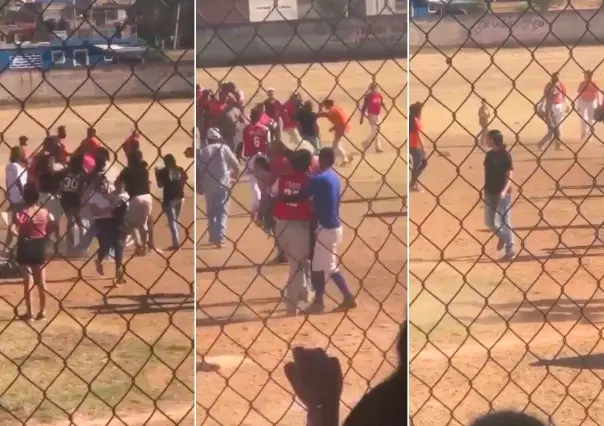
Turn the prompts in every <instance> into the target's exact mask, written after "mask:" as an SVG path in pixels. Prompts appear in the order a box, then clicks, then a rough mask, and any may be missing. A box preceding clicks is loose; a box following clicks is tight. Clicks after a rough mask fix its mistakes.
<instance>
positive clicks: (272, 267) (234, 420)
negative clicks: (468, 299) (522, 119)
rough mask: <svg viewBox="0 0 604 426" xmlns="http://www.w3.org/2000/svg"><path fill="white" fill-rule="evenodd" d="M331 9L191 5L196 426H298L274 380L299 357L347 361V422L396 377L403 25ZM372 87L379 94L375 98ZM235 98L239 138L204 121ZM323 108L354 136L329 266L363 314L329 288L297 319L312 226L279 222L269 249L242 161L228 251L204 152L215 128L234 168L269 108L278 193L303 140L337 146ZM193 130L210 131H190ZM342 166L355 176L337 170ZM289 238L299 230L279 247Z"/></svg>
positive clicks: (393, 18) (233, 192)
mask: <svg viewBox="0 0 604 426" xmlns="http://www.w3.org/2000/svg"><path fill="white" fill-rule="evenodd" d="M265 3H266V2H265ZM268 3H271V2H268ZM335 3H337V2H331V3H330V2H297V3H296V2H279V8H278V9H277V8H275V6H274V5H269V6H268V7H267V8H266V9H263V8H262V7H261V5H260V2H250V8H249V10H248V9H245V10H243V9H240V8H237V7H235V6H234V2H229V1H221V2H205V1H204V2H198V5H197V7H198V10H197V14H198V18H197V26H198V28H197V45H196V50H197V67H198V69H197V77H196V80H197V84H198V85H199V86H200V87H199V89H198V90H199V97H198V106H197V116H198V127H200V129H199V130H200V142H201V144H202V146H206V148H203V149H201V150H200V155H201V156H202V157H203V158H204V160H203V161H200V160H198V165H197V170H198V181H197V185H198V188H201V190H202V191H203V192H204V195H203V196H200V197H199V198H198V203H197V208H198V218H199V219H198V222H197V239H198V243H197V244H198V249H197V250H198V251H197V309H198V311H197V352H198V358H199V359H198V361H199V364H198V366H199V367H198V379H197V380H198V381H197V390H198V393H197V404H198V408H197V410H198V411H197V413H198V415H197V421H198V424H202V425H208V426H209V425H239V424H253V425H260V424H275V425H277V424H278V425H299V424H303V423H304V417H305V415H304V410H303V408H302V407H301V406H300V405H299V404H298V403H297V402H295V400H294V396H293V392H292V390H291V388H290V386H289V384H288V383H287V380H286V379H285V376H284V374H283V365H284V363H285V362H287V361H288V360H291V351H290V350H291V348H292V347H293V346H296V345H303V346H308V347H312V346H315V347H323V348H326V349H327V351H328V352H329V353H331V354H333V355H335V356H337V357H339V358H340V360H341V361H342V365H343V367H344V370H345V387H344V392H343V396H342V407H343V410H342V411H341V414H342V415H345V414H346V413H347V412H348V409H347V407H351V406H354V404H355V403H356V401H358V399H359V398H360V397H361V396H362V395H363V394H364V393H365V392H366V391H367V389H368V388H369V387H370V386H372V385H375V384H376V383H377V382H379V381H380V380H381V379H382V378H383V377H384V376H385V375H387V374H389V373H391V371H392V369H393V366H394V365H396V364H397V360H396V355H395V352H394V349H393V346H394V343H395V341H396V337H397V334H398V332H399V330H400V324H402V322H403V321H404V318H405V312H404V311H405V309H404V306H405V300H406V299H405V291H406V289H405V282H404V280H403V277H404V276H405V271H404V260H403V259H405V248H406V240H405V237H404V235H405V232H406V228H405V226H404V222H405V217H404V216H405V214H406V213H405V210H404V208H405V203H404V197H405V190H404V188H405V186H406V183H405V180H404V173H402V172H401V171H402V170H404V167H406V162H405V158H406V156H405V140H406V137H405V135H406V133H405V132H406V115H405V111H406V105H405V99H406V92H405V90H406V85H405V80H406V68H405V66H404V64H405V63H406V59H405V56H406V43H405V40H406V38H405V34H406V15H404V14H392V13H388V11H385V12H384V13H382V14H381V15H380V16H366V15H367V11H364V10H363V11H360V10H359V11H356V13H355V14H354V16H353V14H352V13H348V12H347V11H346V10H339V11H338V10H334V9H329V7H331V6H334V5H335ZM350 12H352V11H350ZM361 12H362V13H361ZM225 83H233V85H228V84H225ZM372 83H375V85H376V87H375V93H374V94H372V92H368V89H369V87H370V85H372ZM229 94H230V95H232V97H231V99H232V101H233V102H234V106H232V107H226V108H227V110H231V109H229V108H232V109H236V110H237V111H235V112H234V113H233V114H234V115H235V116H236V117H239V114H240V113H241V110H243V118H242V119H241V124H240V125H238V126H236V127H237V131H236V132H232V131H231V130H230V129H229V127H228V125H227V124H225V123H224V121H222V120H221V118H220V117H221V116H217V115H215V113H214V110H213V109H212V106H214V107H217V106H218V105H220V103H221V102H220V100H221V99H223V98H228V96H229ZM270 94H273V96H272V97H271V95H270ZM214 95H215V97H214ZM292 95H296V96H292ZM221 97H222V98H221ZM380 97H381V98H382V100H383V105H380V102H377V108H376V109H375V110H373V109H372V110H371V111H369V113H370V114H369V115H371V114H373V116H371V117H369V118H368V117H367V116H364V121H361V116H362V114H361V111H363V105H364V100H365V99H369V98H371V99H373V100H375V99H377V100H379V98H380ZM326 99H331V100H333V101H334V104H335V107H336V108H339V109H340V110H341V111H342V112H343V115H344V117H345V120H344V121H347V126H348V127H349V130H348V131H346V132H344V133H345V134H344V137H343V139H342V142H341V145H340V147H341V148H342V149H344V150H346V151H347V156H346V157H348V154H349V155H351V158H352V160H351V161H350V162H349V161H348V159H347V158H344V157H342V158H338V165H337V166H336V168H335V170H336V172H337V174H338V175H339V181H340V183H341V188H342V196H341V208H340V214H339V217H340V220H341V222H342V229H343V242H342V244H341V245H340V246H339V248H338V254H339V266H340V271H341V272H342V275H343V277H344V278H345V280H346V281H347V284H348V286H349V287H350V289H351V292H352V294H353V295H354V299H355V300H356V303H357V304H358V306H357V307H356V309H351V310H348V311H342V310H338V309H337V308H338V304H340V303H341V302H342V300H343V299H342V296H341V295H340V294H339V292H337V293H336V289H335V286H334V288H333V289H332V288H331V287H330V286H331V284H328V289H327V294H328V297H327V298H326V302H325V311H324V313H323V314H316V315H309V314H308V313H307V312H308V307H309V305H307V303H306V302H307V301H304V302H300V303H299V304H298V308H299V309H300V311H299V312H298V315H295V316H294V315H293V313H294V312H292V306H291V305H289V306H288V305H286V303H284V302H285V299H283V297H284V296H285V297H286V298H287V296H286V294H287V291H288V290H285V289H286V285H288V281H289V280H288V269H290V267H291V271H294V272H295V271H299V270H300V269H299V268H300V265H303V264H304V263H305V261H308V260H309V256H310V255H309V250H310V247H311V243H310V241H309V236H310V230H309V227H310V226H311V225H310V220H308V216H304V217H301V220H300V221H297V222H296V221H291V222H288V223H287V226H286V227H285V231H284V230H281V231H280V232H278V233H277V240H279V241H280V242H281V243H282V244H283V246H282V249H283V250H280V249H279V248H277V243H276V241H275V233H274V232H272V229H271V228H270V227H269V228H268V229H265V230H263V229H262V227H263V225H264V222H259V223H255V221H254V220H253V214H252V206H253V205H254V202H253V200H254V199H255V198H254V197H255V195H254V192H255V190H256V188H257V187H256V186H255V185H254V184H253V183H254V182H255V180H253V179H254V177H255V178H260V179H261V178H262V175H259V174H258V169H256V170H255V171H254V174H252V173H250V169H249V164H251V163H250V160H249V159H246V157H249V152H247V154H246V149H245V148H244V149H243V153H242V157H241V158H240V159H239V160H238V164H237V166H236V167H233V169H235V168H236V169H238V170H237V171H238V173H235V177H234V179H233V181H232V182H231V184H230V185H229V186H228V187H224V186H219V187H218V188H219V189H220V190H222V191H224V195H223V197H224V198H225V199H227V203H223V202H220V203H219V206H221V207H222V206H223V205H225V206H227V207H226V209H225V210H224V214H226V215H228V217H226V218H225V219H224V220H225V222H223V223H224V237H223V238H221V236H222V235H223V234H222V233H221V232H220V227H218V230H217V229H216V228H214V229H209V228H212V227H213V226H215V225H213V224H216V223H217V210H215V208H216V204H215V203H214V202H213V200H215V198H213V194H216V193H217V191H214V189H215V188H208V186H211V184H209V183H208V181H209V180H211V179H212V177H211V176H210V173H211V172H208V170H210V168H211V167H210V166H207V164H208V163H209V162H208V161H206V160H207V158H209V157H208V153H209V152H211V151H212V150H215V149H216V148H212V145H213V144H214V143H213V141H212V140H209V139H211V137H215V132H214V131H213V130H208V129H210V128H214V127H216V128H218V129H219V131H220V132H221V133H222V135H221V136H222V140H220V141H218V142H217V143H218V144H220V145H221V146H222V147H221V148H220V149H221V150H225V148H224V146H225V145H230V146H231V148H232V150H233V151H235V155H237V152H239V150H238V149H237V146H239V143H240V142H242V139H243V136H242V135H240V133H239V132H241V131H243V133H245V130H244V128H245V127H246V126H247V125H248V123H249V120H250V118H251V117H252V116H254V115H256V114H258V113H257V112H256V111H261V110H262V107H261V106H259V104H263V105H265V107H264V112H265V114H266V115H268V116H269V118H271V119H272V121H271V120H267V124H268V126H269V127H271V126H273V125H274V124H275V123H276V127H272V129H273V132H272V133H271V135H272V136H271V138H272V141H271V142H270V143H269V145H268V147H267V149H266V151H265V150H264V149H263V150H262V151H263V152H262V154H266V155H267V156H268V158H269V171H270V176H269V178H268V180H267V182H268V183H267V182H265V181H261V184H264V188H268V187H269V186H270V185H269V184H270V183H271V182H273V181H274V179H276V178H277V177H280V178H279V181H281V182H283V181H287V176H288V172H287V171H283V172H280V171H279V169H278V165H279V164H285V167H289V166H290V165H289V162H290V160H291V162H292V164H295V162H296V160H294V159H295V158H305V157H304V156H303V155H302V156H300V155H299V151H298V154H296V153H295V152H296V151H297V150H299V149H304V148H306V149H307V151H312V152H313V154H314V153H315V152H316V151H315V148H313V146H312V143H311V142H316V141H318V140H320V144H321V146H323V147H331V146H332V140H333V138H334V136H333V134H331V133H330V132H329V129H330V127H332V126H331V125H330V123H329V121H328V118H327V117H326V116H327V110H326V108H327V106H325V105H323V106H322V107H321V108H322V109H321V110H319V106H320V104H322V103H323V101H324V100H326ZM241 100H243V102H241V103H239V104H237V101H241ZM304 104H306V105H304ZM274 105H277V106H278V107H276V108H275V107H274ZM311 109H312V110H311ZM334 111H335V110H334ZM365 112H366V111H365ZM374 118H375V119H376V120H375V121H374ZM202 119H203V122H204V123H205V125H202V126H199V123H201V122H202ZM308 122H310V125H308ZM315 123H316V124H317V126H316V127H315V126H313V124H315ZM337 124H338V123H337V118H336V127H337ZM340 124H342V123H340ZM343 127H345V126H342V128H343ZM374 132H375V133H374ZM292 135H293V136H292ZM204 136H208V137H207V138H206V137H204ZM210 136H211V137H210ZM313 136H317V138H314V137H313ZM302 139H304V142H301V145H300V140H302ZM306 158H307V157H306ZM307 159H308V158H307ZM342 160H345V161H346V162H347V163H348V164H346V165H340V164H339V163H340V162H341V161H342ZM255 164H260V163H255ZM304 164H305V163H304V162H302V166H300V165H298V166H296V167H302V168H305V166H303V165H304ZM259 167H261V164H260V166H259ZM213 170H216V169H213ZM286 170H287V169H286ZM200 176H201V179H202V181H203V179H204V178H203V176H206V178H205V184H204V183H203V182H201V185H200ZM277 187H278V185H277ZM277 187H276V188H277ZM276 193H277V194H278V193H281V192H280V191H279V190H277V191H276ZM218 212H222V210H221V209H218ZM281 213H282V212H280V213H277V211H276V210H274V211H273V212H272V214H274V215H280V214H281ZM220 214H222V213H220ZM305 214H306V213H305ZM280 217H281V218H284V217H285V216H280ZM302 219H303V220H302ZM279 222H281V221H279ZM294 222H296V223H294ZM290 223H293V225H290ZM281 224H283V223H282V222H281ZM294 225H296V226H299V230H301V232H299V233H295V237H293V238H290V239H288V238H287V237H286V236H285V235H286V234H288V232H289V230H295V229H294V228H292V227H290V226H294ZM208 231H209V232H208ZM290 236H291V235H290ZM298 250H299V252H300V254H296V253H298ZM315 256H316V252H315ZM288 259H289V261H290V266H288V264H287V262H288ZM304 275H305V276H306V278H308V276H307V275H306V273H305V274H304ZM297 278H300V275H298V276H297ZM295 279H296V276H294V280H295ZM294 280H291V281H289V286H291V285H292V283H293V282H294ZM306 284H307V285H308V284H309V282H308V281H306ZM290 288H291V287H290ZM289 294H290V295H291V294H292V293H289ZM307 294H308V293H307ZM289 300H292V297H291V296H290V299H289ZM315 300H316V299H315ZM288 307H289V309H288ZM315 307H316V306H315Z"/></svg>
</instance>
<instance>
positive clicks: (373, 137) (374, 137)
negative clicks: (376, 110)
mask: <svg viewBox="0 0 604 426" xmlns="http://www.w3.org/2000/svg"><path fill="white" fill-rule="evenodd" d="M367 122H368V123H369V136H368V137H367V139H365V141H364V142H363V149H367V148H369V147H370V146H371V145H372V144H373V142H375V148H376V150H377V151H381V150H382V141H381V140H380V137H379V128H380V125H379V122H380V116H379V115H375V114H368V115H367Z"/></svg>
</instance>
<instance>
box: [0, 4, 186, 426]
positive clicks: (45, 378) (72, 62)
mask: <svg viewBox="0 0 604 426" xmlns="http://www.w3.org/2000/svg"><path fill="white" fill-rule="evenodd" d="M187 7H188V8H189V9H190V10H191V11H192V5H188V6H187V5H185V4H177V3H174V4H170V3H162V2H155V3H153V4H146V11H145V13H143V12H141V6H140V5H139V4H138V2H137V3H136V4H133V5H116V4H111V5H107V4H100V3H98V4H97V3H96V2H94V1H91V2H89V3H87V4H86V5H82V4H80V3H78V4H71V3H64V2H61V3H55V2H52V1H51V2H45V3H44V4H40V3H34V4H31V3H28V4H13V3H12V2H6V3H5V4H3V5H2V12H3V13H2V15H3V16H2V17H1V18H0V35H1V37H0V38H1V40H2V41H1V42H2V43H3V46H2V48H1V50H0V64H1V69H0V87H1V89H0V97H1V98H2V99H1V102H2V104H3V106H4V107H5V108H4V109H3V111H2V112H1V113H0V114H1V115H2V122H3V125H2V130H1V134H2V146H3V147H4V151H5V157H4V158H5V161H6V163H7V166H6V168H5V176H4V178H5V180H3V181H2V184H1V186H2V188H3V190H4V191H5V194H6V197H5V200H4V201H3V202H2V209H3V210H4V211H5V212H3V213H2V219H3V221H4V222H5V225H7V226H6V228H5V232H6V235H8V234H10V235H13V234H15V235H14V236H13V238H12V243H11V244H10V245H7V244H6V243H7V242H10V241H9V239H8V238H7V239H4V240H3V241H4V244H3V247H4V253H3V259H2V261H1V263H0V264H1V266H0V271H1V272H0V273H1V275H2V279H3V282H2V284H1V285H0V316H1V319H0V321H1V326H0V423H2V424H5V425H25V424H39V423H48V424H66V423H65V422H68V423H69V424H72V425H83V424H91V422H92V423H94V424H96V423H97V422H98V423H99V424H101V423H102V424H109V423H111V424H114V423H115V422H117V423H119V424H124V425H142V424H156V422H158V423H157V424H184V422H189V423H192V421H193V420H192V412H193V405H192V400H193V375H194V360H193V338H194V336H193V330H192V323H193V318H194V316H193V312H194V311H193V305H194V296H193V279H194V278H193V274H192V271H191V266H190V265H192V259H193V254H192V251H191V250H192V248H193V246H194V244H193V238H192V235H191V233H192V229H193V211H194V210H193V207H192V205H191V204H192V202H193V201H192V194H193V190H192V188H193V187H192V185H193V184H192V180H193V176H194V170H193V168H192V164H193V163H192V161H191V160H190V159H188V158H186V157H189V158H190V157H192V155H191V149H192V145H193V108H192V106H193V94H194V89H193V82H192V79H193V72H194V61H193V57H192V54H190V53H189V52H188V51H187V50H183V49H181V50H172V51H164V50H159V49H157V48H156V47H154V46H153V45H151V44H149V43H145V42H143V41H142V40H141V38H139V37H137V36H142V37H144V33H145V31H146V32H147V33H148V32H149V28H154V32H153V34H156V35H161V34H163V33H165V32H168V33H169V34H172V35H173V37H174V38H176V39H178V42H177V43H175V44H173V46H174V47H176V46H180V45H186V44H187V43H184V42H181V41H180V39H181V38H184V35H185V34H186V33H187V32H188V33H189V34H191V33H192V31H191V28H192V27H193V22H192V19H189V18H190V16H189V17H187V19H184V18H183V17H182V16H180V15H181V14H182V13H181V12H180V10H181V8H187ZM151 12H153V13H160V14H163V15H162V16H169V17H170V19H169V23H166V22H158V21H153V20H152V19H150V18H149V16H148V14H149V13H151ZM59 18H60V19H59ZM177 22H178V24H179V25H180V27H181V29H180V30H178V25H176V23H177ZM167 24H168V26H169V28H166V25H167ZM175 26H176V28H177V29H176V30H174V28H175ZM187 26H189V27H190V28H189V29H188V30H187V29H186V27H187ZM175 31H176V32H175ZM141 32H142V34H141ZM189 38H190V39H191V40H190V42H189V43H188V44H192V38H191V37H190V36H189ZM150 41H153V40H150ZM170 98H184V100H178V99H174V100H173V99H170ZM57 126H59V127H58V128H57ZM61 127H62V129H61ZM79 140H82V143H81V144H78V142H77V141H79ZM78 145H79V146H78ZM97 145H98V146H97ZM8 148H10V155H8ZM103 148H104V149H106V151H104V150H103ZM186 148H189V152H187V153H186V154H185V152H184V151H185V149H186ZM127 151H128V152H140V153H141V154H142V158H143V161H144V162H143V163H141V164H140V167H139V168H138V169H137V168H136V167H135V166H132V167H130V168H126V164H127V163H128V162H127V160H126V152H127ZM84 154H89V156H90V158H88V157H86V156H84ZM104 154H107V156H104ZM168 154H172V155H173V156H174V158H175V159H176V163H177V166H171V167H169V168H166V169H164V170H163V171H161V172H159V170H158V169H159V168H161V169H163V168H164V167H165V164H164V160H165V158H166V155H168ZM9 157H10V158H9ZM78 157H79V158H80V159H81V158H84V164H85V166H84V167H89V166H90V167H93V166H94V167H96V168H93V170H92V171H90V170H89V169H87V170H88V171H89V172H90V173H89V174H86V173H84V171H83V170H82V164H81V162H80V165H79V166H78V165H77V164H78V161H77V160H74V158H78ZM87 160H91V161H88V162H87ZM103 160H107V162H105V161H103ZM101 166H102V167H101ZM142 169H146V170H147V171H148V174H149V180H150V181H151V183H150V185H151V188H149V190H148V191H147V188H145V178H146V176H145V175H146V173H143V174H142V177H141V178H140V179H136V178H135V179H134V180H135V181H136V182H138V183H139V186H140V184H142V188H139V189H141V192H140V195H141V196H140V197H138V198H137V197H136V194H134V193H133V194H132V197H131V199H130V200H129V201H128V204H127V210H119V209H118V207H117V206H119V205H123V204H122V203H121V202H120V201H118V200H119V199H120V198H121V199H124V200H127V198H128V197H127V196H126V195H125V194H121V195H120V197H119V198H118V197H117V193H114V194H111V193H108V192H107V191H111V188H112V187H111V184H112V183H113V182H114V181H116V180H119V181H123V182H124V183H126V182H127V184H126V189H127V190H128V191H130V190H131V188H130V187H129V185H130V182H132V179H131V178H130V177H128V176H132V175H135V174H136V173H137V172H136V170H142ZM154 169H155V171H154ZM157 174H160V175H167V176H168V177H170V178H172V177H176V175H178V178H179V179H180V177H183V178H184V177H185V175H187V174H188V175H189V176H190V179H189V180H187V181H186V184H185V185H184V199H181V197H180V195H182V194H179V193H178V191H176V193H175V196H174V197H173V198H174V199H173V200H172V201H171V199H169V198H165V197H163V196H162V190H161V189H160V188H158V187H157V184H156V179H157V178H156V177H155V176H154V175H157ZM95 176H98V178H97V177H95ZM118 176H119V178H118ZM139 176H140V174H139ZM73 177H75V179H71V178H73ZM102 177H104V178H105V179H101V178H102ZM158 180H162V179H161V178H160V179H158ZM167 180H170V179H164V180H163V182H165V183H166V184H165V185H164V187H165V186H168V185H172V184H168V183H167ZM100 181H107V182H106V183H104V184H103V188H104V189H98V187H97V186H96V182H100ZM70 182H79V185H74V186H73V188H69V186H70V185H68V183H70ZM136 182H135V183H136ZM116 183H117V182H116ZM76 186H77V191H76V192H75V193H76V196H75V198H74V197H73V196H72V197H70V194H69V190H70V189H74V188H75V187H76ZM145 192H148V193H149V195H144V194H145ZM28 194H30V195H31V196H29V195H28ZM164 195H166V193H165V192H164ZM72 198H74V199H75V201H74V202H73V203H71V204H69V202H68V200H70V199H72ZM26 199H27V200H28V201H27V202H25V200H26ZM35 199H37V200H38V201H37V202H34V201H35ZM185 199H186V200H187V201H185ZM99 200H100V201H99ZM72 201H73V200H72ZM141 204H144V207H145V208H142V210H141V211H137V210H136V208H137V206H138V208H139V209H140V208H141ZM91 205H94V206H96V208H94V207H91ZM69 206H71V207H69ZM151 210H152V212H151ZM118 211H122V212H124V211H125V213H124V215H125V216H124V215H122V216H118V215H117V212H118ZM47 212H48V213H50V214H49V215H46V213H47ZM148 212H151V214H150V215H148V216H147V213H148ZM112 216H113V217H114V219H101V218H106V217H112ZM44 217H46V218H47V219H48V220H47V221H46V222H45V221H44ZM147 217H148V219H147ZM95 218H99V219H95ZM165 218H167V219H168V222H170V229H171V230H174V231H176V232H177V233H178V234H179V235H178V236H176V235H174V238H171V237H172V235H171V232H168V230H167V229H168V228H167V227H166V219H165ZM109 221H110V222H109ZM34 224H36V225H34ZM134 226H139V227H140V232H139V233H138V236H139V237H142V239H141V240H138V241H140V243H141V247H140V249H137V253H134V252H133V251H132V250H131V248H132V247H130V246H131V242H132V241H133V240H137V238H134V239H132V238H131V237H130V236H128V237H127V236H126V234H129V233H130V232H131V231H133V227H134ZM32 227H35V228H36V229H38V228H41V229H40V232H38V233H36V232H33V233H29V232H30V230H31V228H32ZM143 228H146V229H147V236H148V238H147V239H145V238H144V237H145V232H144V231H143V230H142V229H143ZM70 232H73V233H74V234H75V235H76V239H75V241H71V240H70V239H69V236H68V234H69V233H70ZM42 235H45V236H43V237H42ZM78 235H79V238H78ZM3 237H4V234H3ZM38 237H41V238H38ZM87 237H90V238H87ZM94 239H98V241H99V247H98V248H97V247H96V246H97V244H96V243H94V241H93V240H94ZM67 240H69V243H68V244H66V241H67ZM87 240H89V244H86V241H87ZM145 241H146V242H145ZM137 244H138V243H137ZM108 245H110V246H111V249H112V250H111V252H110V253H109V257H108V256H107V253H106V252H105V258H104V259H101V257H100V254H99V251H101V250H102V248H101V247H105V248H107V246H108ZM124 245H125V246H126V247H125V253H124V255H123V266H122V268H117V267H116V268H115V269H116V271H115V278H114V274H113V273H110V271H109V270H110V269H113V268H109V266H112V265H113V264H116V263H117V259H118V258H119V256H118V253H119V247H123V246H124ZM168 246H172V247H170V249H168V250H166V249H165V248H166V247H168ZM76 249H77V250H76ZM101 260H104V265H103V263H102V262H101ZM40 262H41V263H40ZM25 265H31V266H30V267H29V274H30V276H29V281H30V282H31V286H29V285H24V284H21V283H22V279H21V276H22V275H21V270H22V269H23V268H24V266H25ZM187 265H189V266H187ZM20 269H21V270H20ZM105 274H106V275H105ZM120 278H123V280H122V279H120ZM22 287H23V290H22V289H21V288H22ZM28 295H29V297H31V298H32V299H33V308H31V307H28V306H27V302H26V300H27V297H28ZM117 423H116V424H117Z"/></svg>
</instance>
